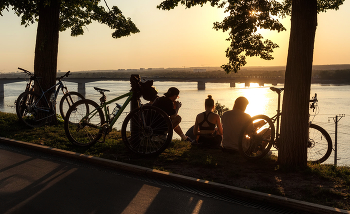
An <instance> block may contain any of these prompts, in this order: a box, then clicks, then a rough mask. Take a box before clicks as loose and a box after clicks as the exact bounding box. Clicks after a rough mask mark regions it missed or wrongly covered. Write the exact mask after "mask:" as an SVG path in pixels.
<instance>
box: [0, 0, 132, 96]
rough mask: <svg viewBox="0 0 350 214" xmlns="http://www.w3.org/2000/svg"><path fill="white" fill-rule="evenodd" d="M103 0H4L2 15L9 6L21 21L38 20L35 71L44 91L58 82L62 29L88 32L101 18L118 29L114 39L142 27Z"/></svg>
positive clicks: (76, 33) (72, 31) (1, 4)
mask: <svg viewBox="0 0 350 214" xmlns="http://www.w3.org/2000/svg"><path fill="white" fill-rule="evenodd" d="M99 3H100V0H0V15H2V14H1V13H2V11H4V10H7V11H9V9H12V10H14V12H15V13H16V14H17V15H18V16H20V17H21V24H22V25H25V26H28V25H30V24H33V23H35V22H38V28H37V36H36V46H35V59H34V74H35V75H37V76H40V77H42V84H41V86H42V87H43V89H44V90H46V89H48V88H50V87H51V86H52V85H54V84H55V81H56V73H57V55H58V41H59V32H60V31H65V30H67V29H68V28H70V29H71V35H72V36H78V35H82V34H84V30H83V27H85V26H87V25H89V24H90V23H92V21H98V22H100V23H102V24H106V25H108V26H109V27H110V28H111V29H113V30H114V32H113V33H112V37H113V38H120V37H123V36H129V35H130V34H131V33H138V32H139V30H138V29H137V27H136V26H135V24H134V23H133V22H132V21H131V19H130V18H125V17H124V16H123V14H122V12H121V11H120V10H119V9H118V7H117V6H113V7H112V9H111V10H110V9H109V7H108V6H107V7H108V10H109V11H108V12H107V11H106V10H105V9H104V7H102V6H99Z"/></svg>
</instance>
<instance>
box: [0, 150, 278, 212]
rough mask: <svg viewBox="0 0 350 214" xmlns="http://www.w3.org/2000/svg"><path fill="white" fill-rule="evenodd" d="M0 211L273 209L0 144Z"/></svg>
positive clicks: (213, 210)
mask: <svg viewBox="0 0 350 214" xmlns="http://www.w3.org/2000/svg"><path fill="white" fill-rule="evenodd" d="M0 201H1V203H0V213H2V214H4V213H33V214H40V213H50V214H54V213H59V214H62V213H74V214H78V213H94V214H99V213H101V214H108V213H165V214H169V213H181V214H182V213H203V214H204V213H220V214H221V213H254V214H260V213H275V212H272V211H271V210H263V209H261V208H255V207H252V206H250V205H241V204H239V203H234V202H232V201H229V200H226V201H225V200H220V199H215V198H213V197H207V196H201V195H199V194H196V193H191V192H189V191H182V190H179V189H178V188H171V187H166V186H164V185H161V184H155V183H152V182H148V181H147V180H142V179H138V178H137V177H134V176H132V175H127V174H119V173H116V172H115V171H113V170H108V169H104V168H97V167H93V166H90V165H87V164H84V163H80V162H77V161H72V160H70V159H66V158H56V157H53V158H50V157H49V156H47V155H46V157H45V155H41V153H40V152H39V153H38V152H28V151H27V150H26V149H17V148H16V147H14V148H13V147H9V146H3V145H2V146H0Z"/></svg>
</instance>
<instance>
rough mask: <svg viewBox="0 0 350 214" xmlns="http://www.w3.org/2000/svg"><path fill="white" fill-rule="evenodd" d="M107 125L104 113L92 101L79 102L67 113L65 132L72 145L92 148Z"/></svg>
mask: <svg viewBox="0 0 350 214" xmlns="http://www.w3.org/2000/svg"><path fill="white" fill-rule="evenodd" d="M104 123H105V120H104V116H103V112H102V110H101V108H100V107H99V105H98V104H97V103H96V102H94V101H92V100H87V99H84V100H79V101H77V102H76V103H74V104H73V105H72V106H71V107H70V108H69V109H68V111H67V115H66V119H65V120H64V130H65V132H66V135H67V137H68V139H69V141H70V142H71V143H73V144H74V145H77V146H91V145H93V144H95V143H96V142H97V141H98V140H99V139H100V138H101V136H102V132H103V129H102V125H103V124H104Z"/></svg>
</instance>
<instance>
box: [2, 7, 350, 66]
mask: <svg viewBox="0 0 350 214" xmlns="http://www.w3.org/2000/svg"><path fill="white" fill-rule="evenodd" d="M102 2H103V1H102ZM160 2H161V0H119V1H117V0H107V3H108V5H109V7H112V6H113V5H116V6H118V7H119V8H120V9H121V10H122V12H123V14H124V16H126V17H130V18H131V19H132V20H133V21H134V23H135V24H136V26H137V27H138V28H139V29H140V31H141V32H140V33H138V34H133V35H131V36H129V37H124V38H121V39H113V38H112V36H111V33H112V32H113V31H112V30H111V29H109V28H108V27H107V26H105V25H101V24H98V23H93V24H91V25H89V26H87V28H85V34H84V35H82V36H78V37H71V36H70V31H66V32H61V33H60V41H59V53H58V70H61V71H68V70H71V71H82V70H111V69H139V68H170V67H206V66H220V65H222V64H225V63H227V61H228V60H227V58H226V57H225V50H226V48H227V47H228V45H229V43H228V42H227V41H225V39H226V38H227V37H228V34H226V33H223V32H221V31H215V30H214V29H213V22H216V21H221V20H222V19H223V18H224V17H225V14H224V12H223V9H217V8H212V7H210V6H209V5H205V6H204V7H202V8H201V7H199V6H197V7H194V8H191V9H185V8H184V7H183V6H179V7H177V8H176V9H174V10H171V11H163V10H159V9H157V8H156V6H157V5H158V4H159V3H160ZM349 12H350V1H345V3H344V4H343V5H342V6H341V7H340V10H338V11H328V12H327V13H321V14H320V15H319V16H318V27H317V32H316V41H315V50H314V65H325V64H350V36H349V35H350V22H349V19H350V13H349ZM283 23H284V24H285V27H286V28H287V31H285V32H282V33H277V32H269V31H262V34H263V35H264V37H265V38H269V39H271V40H272V41H274V42H276V43H278V44H279V46H280V48H278V49H276V50H275V52H274V54H273V56H274V57H275V59H274V60H272V61H265V60H262V59H260V58H256V57H255V58H248V64H247V66H275V65H285V64H286V59H287V50H288V42H289V33H290V31H289V29H290V18H289V17H288V18H286V19H284V20H283ZM36 27H37V25H36V24H34V25H31V26H29V27H27V28H25V27H24V26H21V25H20V18H19V17H17V16H16V15H14V13H13V11H12V10H11V11H10V12H4V13H3V16H2V17H1V16H0V72H12V71H16V69H17V67H23V68H26V69H27V70H33V67H34V65H33V63H34V47H35V37H36Z"/></svg>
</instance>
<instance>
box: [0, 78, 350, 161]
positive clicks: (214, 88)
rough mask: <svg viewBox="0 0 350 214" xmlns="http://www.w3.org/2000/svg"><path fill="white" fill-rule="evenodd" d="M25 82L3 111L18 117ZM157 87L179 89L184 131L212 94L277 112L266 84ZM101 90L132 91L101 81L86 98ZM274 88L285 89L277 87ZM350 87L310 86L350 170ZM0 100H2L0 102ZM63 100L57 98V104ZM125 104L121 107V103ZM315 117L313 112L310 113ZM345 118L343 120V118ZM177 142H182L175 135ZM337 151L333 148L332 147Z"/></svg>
mask: <svg viewBox="0 0 350 214" xmlns="http://www.w3.org/2000/svg"><path fill="white" fill-rule="evenodd" d="M25 84H26V82H17V83H10V84H5V86H4V89H5V97H4V98H3V99H2V100H0V111H3V112H9V113H15V108H14V101H15V100H16V99H17V97H18V95H19V94H20V93H22V92H23V91H24V88H25ZM65 84H66V86H67V87H68V89H69V90H70V91H77V90H78V89H77V88H78V85H77V84H76V83H70V82H66V83H65ZM154 86H155V87H156V89H157V90H158V93H159V95H162V94H163V93H165V92H166V91H167V89H168V88H169V87H172V86H175V87H177V88H179V90H180V95H179V101H180V102H181V103H182V107H181V109H180V111H179V114H180V115H181V117H182V122H181V124H180V125H181V128H182V129H183V131H184V132H186V131H187V130H188V129H189V128H190V127H191V126H192V125H193V124H194V120H195V117H196V115H197V114H198V113H200V112H202V111H204V100H205V99H206V98H207V96H208V95H209V94H210V95H212V96H213V99H214V100H215V102H217V101H218V102H219V103H220V104H222V105H225V106H226V107H228V108H230V109H232V106H233V103H234V100H235V99H236V98H237V97H239V96H245V97H246V98H247V99H248V100H249V105H248V107H247V110H246V112H247V113H248V114H250V115H252V116H254V115H257V114H266V115H268V116H270V117H271V116H273V115H274V114H275V113H276V109H277V94H276V93H275V92H273V91H271V90H270V89H269V87H270V86H271V85H267V84H265V86H264V87H259V85H258V84H251V86H250V87H244V84H236V87H230V84H229V83H207V84H206V89H205V90H198V89H197V82H155V83H154ZM93 87H100V88H105V89H109V90H110V92H107V93H106V96H107V100H108V99H112V98H114V97H116V96H118V95H122V94H124V93H126V92H127V91H129V90H130V83H129V82H127V81H98V82H91V83H87V84H86V98H88V99H92V100H94V101H96V102H98V100H99V97H100V94H99V93H98V92H97V91H95V90H94V89H93ZM275 87H283V85H277V86H275ZM349 91H350V86H349V85H319V84H313V85H312V86H311V95H314V94H315V93H317V97H318V100H319V102H318V106H319V111H318V114H317V115H316V117H314V118H313V123H315V124H317V125H320V126H321V127H323V128H324V129H325V130H326V131H327V132H328V133H329V134H330V136H331V138H332V140H333V144H334V142H335V117H336V116H337V115H338V116H339V117H338V123H337V125H338V127H337V130H338V134H337V142H338V146H337V148H338V152H337V156H338V161H337V164H338V165H348V166H350V143H349V141H348V140H349V139H350V136H349V135H350V133H349V128H350V109H349V108H348V106H350V93H349ZM0 99H1V98H0ZM59 99H60V97H59V98H58V100H59ZM120 104H122V103H120ZM127 111H129V108H127V109H126V111H125V112H127ZM310 113H311V114H312V112H310ZM126 114H127V113H125V114H123V115H122V117H121V118H120V119H119V121H117V123H116V124H115V128H117V129H120V127H121V125H122V122H123V119H124V117H125V116H126ZM342 114H344V117H340V115H342ZM174 138H179V136H178V135H177V134H174ZM333 147H334V145H333ZM325 163H329V164H333V163H334V151H333V152H332V154H331V156H330V158H329V159H328V160H327V161H326V162H325Z"/></svg>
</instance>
